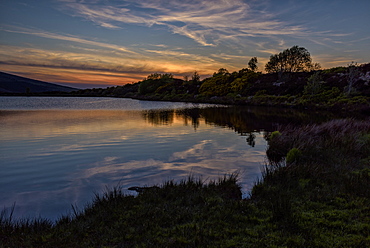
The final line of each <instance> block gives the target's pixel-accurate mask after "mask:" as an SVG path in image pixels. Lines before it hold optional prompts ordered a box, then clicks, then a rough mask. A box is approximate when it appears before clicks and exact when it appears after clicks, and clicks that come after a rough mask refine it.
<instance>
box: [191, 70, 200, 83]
mask: <svg viewBox="0 0 370 248" xmlns="http://www.w3.org/2000/svg"><path fill="white" fill-rule="evenodd" d="M191 81H192V82H193V83H198V82H200V76H199V74H198V72H197V71H194V73H193V75H192V76H191Z"/></svg>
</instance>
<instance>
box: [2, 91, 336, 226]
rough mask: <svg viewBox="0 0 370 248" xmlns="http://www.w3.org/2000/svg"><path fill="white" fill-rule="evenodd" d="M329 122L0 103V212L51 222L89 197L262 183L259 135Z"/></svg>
mask: <svg viewBox="0 0 370 248" xmlns="http://www.w3.org/2000/svg"><path fill="white" fill-rule="evenodd" d="M333 118H335V117H334V116H332V115H331V114H330V113H329V114H328V113H322V112H320V113H318V112H313V113H312V112H308V111H303V112H302V111H295V110H292V109H276V108H257V107H232V106H229V107H227V106H218V105H209V104H191V103H171V102H151V101H138V100H132V99H118V98H91V97H85V98H78V97H0V126H1V129H0V141H1V143H0V160H1V164H0V206H3V207H5V208H9V207H11V206H12V205H13V204H14V203H15V212H14V216H15V217H17V218H20V217H39V216H41V217H45V218H49V219H51V220H55V219H57V218H58V217H60V216H62V215H65V214H69V213H71V210H72V207H71V205H74V206H75V207H77V208H79V209H83V207H84V206H85V205H86V204H87V203H89V202H91V200H92V199H93V196H94V193H101V192H103V191H104V189H105V188H106V187H113V186H116V185H121V186H122V187H123V189H124V190H126V191H125V192H126V193H130V192H129V191H127V188H129V187H131V186H150V185H154V184H157V185H160V184H162V183H163V182H164V181H167V180H172V179H173V180H175V181H178V180H181V179H185V178H186V177H187V176H189V175H193V176H195V177H202V178H203V179H204V180H210V179H216V178H218V177H220V176H223V175H225V174H230V173H235V172H239V174H240V176H239V177H240V183H241V186H242V190H243V193H244V195H245V196H246V195H248V192H249V191H250V189H251V188H252V186H253V183H254V182H255V181H256V180H257V178H258V177H259V176H260V174H261V169H262V167H263V164H264V162H265V151H266V141H265V139H264V135H265V133H266V132H269V131H274V130H278V129H279V127H281V126H284V125H292V124H302V123H310V122H322V121H325V120H328V119H333Z"/></svg>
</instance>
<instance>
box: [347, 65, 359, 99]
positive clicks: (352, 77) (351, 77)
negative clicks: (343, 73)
mask: <svg viewBox="0 0 370 248" xmlns="http://www.w3.org/2000/svg"><path fill="white" fill-rule="evenodd" d="M359 76H360V71H359V68H358V65H357V63H355V62H353V61H352V63H351V64H349V65H348V74H347V82H348V86H347V95H350V94H351V92H352V91H353V84H354V83H355V82H356V81H357V79H358V77H359Z"/></svg>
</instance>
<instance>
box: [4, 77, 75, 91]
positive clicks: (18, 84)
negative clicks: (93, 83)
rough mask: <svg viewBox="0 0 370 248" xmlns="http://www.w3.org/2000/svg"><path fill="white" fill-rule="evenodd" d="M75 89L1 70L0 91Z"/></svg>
mask: <svg viewBox="0 0 370 248" xmlns="http://www.w3.org/2000/svg"><path fill="white" fill-rule="evenodd" d="M74 90H76V89H75V88H72V87H67V86H62V85H57V84H52V83H47V82H43V81H39V80H34V79H30V78H25V77H20V76H16V75H12V74H8V73H5V72H0V93H41V92H51V91H54V92H55V91H58V92H71V91H74Z"/></svg>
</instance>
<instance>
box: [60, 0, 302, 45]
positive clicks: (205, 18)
mask: <svg viewBox="0 0 370 248" xmlns="http://www.w3.org/2000/svg"><path fill="white" fill-rule="evenodd" d="M63 2H64V3H65V5H64V7H66V8H68V10H69V11H72V13H74V15H77V16H80V17H83V18H85V19H88V20H90V21H93V22H94V23H96V24H98V25H101V26H105V27H112V28H118V27H119V26H122V27H123V26H124V25H125V24H139V25H146V26H153V25H161V26H165V27H167V28H168V29H169V30H170V31H171V32H172V33H174V34H179V35H183V36H186V37H188V38H190V39H192V40H194V41H195V42H197V43H198V44H200V45H202V46H214V45H216V43H217V42H219V41H222V40H227V39H234V38H235V37H236V36H238V37H254V36H269V35H293V34H295V35H296V34H298V35H307V31H308V30H306V29H305V28H304V27H301V26H298V25H289V24H287V23H284V22H281V21H278V20H276V18H274V17H273V15H271V14H266V13H265V12H263V11H262V10H260V11H258V10H256V9H252V7H251V6H250V5H249V4H247V3H245V2H244V1H241V0H233V1H231V0H215V1H192V0H181V1H180V0H173V1H152V0H143V1H132V0H130V1H124V3H125V4H124V5H123V6H118V5H112V4H111V5H109V6H108V5H106V4H105V1H100V2H99V1H97V2H98V3H97V4H96V3H95V4H87V3H83V2H80V1H68V2H67V3H66V2H65V1H63Z"/></svg>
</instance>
